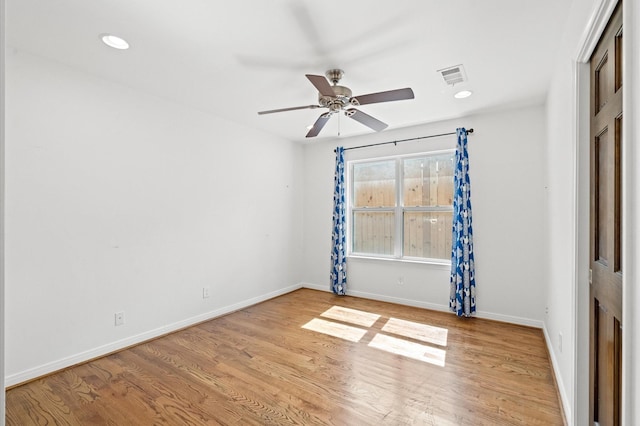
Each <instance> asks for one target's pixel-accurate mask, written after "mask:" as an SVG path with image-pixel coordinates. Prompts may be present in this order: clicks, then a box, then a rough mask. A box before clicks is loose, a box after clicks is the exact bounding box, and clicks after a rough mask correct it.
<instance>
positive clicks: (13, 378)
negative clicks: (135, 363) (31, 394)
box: [5, 284, 302, 387]
mask: <svg viewBox="0 0 640 426" xmlns="http://www.w3.org/2000/svg"><path fill="white" fill-rule="evenodd" d="M301 287H302V285H301V284H296V285H292V286H289V287H285V288H281V289H279V290H276V291H272V292H270V293H266V294H262V295H260V296H256V297H252V298H251V299H246V300H243V301H240V302H238V303H234V304H232V305H228V306H224V307H221V308H218V309H215V310H213V311H209V312H205V313H203V314H200V315H196V316H194V317H191V318H187V319H184V320H182V321H178V322H174V323H172V324H168V325H165V326H162V327H158V328H156V329H154V330H149V331H147V332H144V333H140V334H137V335H135V336H130V337H127V338H125V339H121V340H117V341H115V342H111V343H108V344H106V345H102V346H99V347H97V348H93V349H90V350H87V351H84V352H81V353H79V354H76V355H72V356H69V357H66V358H62V359H58V360H56V361H52V362H49V363H46V364H43V365H39V366H37V367H33V368H30V369H28V370H24V371H21V372H19V373H15V374H11V375H9V376H6V377H5V387H10V386H15V385H18V384H20V383H24V382H28V381H30V380H33V379H35V378H38V377H42V376H46V375H47V374H51V373H53V372H56V371H59V370H62V369H65V368H68V367H71V366H73V365H77V364H81V363H83V362H87V361H89V360H92V359H95V358H99V357H101V356H104V355H107V354H110V353H113V352H117V351H119V350H122V349H124V348H127V347H129V346H133V345H137V344H140V343H142V342H146V341H148V340H151V339H155V338H157V337H160V336H163V335H165V334H168V333H172V332H174V331H177V330H180V329H183V328H186V327H189V326H192V325H195V324H198V323H201V322H204V321H208V320H211V319H214V318H217V317H220V316H223V315H226V314H229V313H231V312H234V311H237V310H240V309H243V308H246V307H248V306H251V305H255V304H256V303H260V302H264V301H265V300H269V299H273V298H274V297H278V296H281V295H283V294H286V293H290V292H292V291H294V290H297V289H299V288H301Z"/></svg>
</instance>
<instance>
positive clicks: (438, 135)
mask: <svg viewBox="0 0 640 426" xmlns="http://www.w3.org/2000/svg"><path fill="white" fill-rule="evenodd" d="M469 133H473V129H468V130H467V134H469ZM455 134H456V132H450V133H440V134H437V135H429V136H418V137H417V138H410V139H400V140H397V141H390V142H380V143H372V144H369V145H360V146H352V147H351V148H345V149H344V150H345V151H349V150H350V149H360V148H368V147H370V146H378V145H389V144H394V145H397V144H398V143H400V142H408V141H415V140H418V139H430V138H437V137H440V136H449V135H455ZM333 152H336V150H335V149H334V150H333Z"/></svg>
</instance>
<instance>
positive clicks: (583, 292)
mask: <svg viewBox="0 0 640 426" xmlns="http://www.w3.org/2000/svg"><path fill="white" fill-rule="evenodd" d="M617 3H618V0H600V1H599V2H598V3H597V4H596V9H595V11H594V13H593V15H592V16H591V18H590V20H589V22H588V24H587V26H586V28H585V33H584V35H583V38H582V41H581V43H580V44H579V48H578V51H577V54H576V59H575V61H574V62H573V72H574V87H573V91H574V105H573V116H574V128H573V135H572V144H573V146H572V152H573V164H572V166H573V194H574V200H573V203H572V217H573V218H574V227H573V229H572V233H573V247H572V248H573V253H572V256H571V259H572V260H573V265H572V266H573V268H572V273H573V274H572V275H573V276H572V284H573V286H572V292H571V294H572V299H573V300H572V305H571V306H572V309H573V330H574V352H573V359H574V362H573V369H574V371H573V373H574V374H573V377H574V383H572V385H573V390H574V392H573V401H570V403H571V404H572V407H573V414H574V415H573V424H575V425H584V424H588V420H589V386H590V385H589V355H588V354H589V353H590V351H589V314H590V309H589V244H590V243H589V228H590V227H589V197H590V176H589V168H590V156H589V149H590V135H589V132H590V122H589V119H590V117H589V114H590V113H589V104H590V97H589V96H590V93H589V91H590V69H589V59H590V57H591V54H592V53H593V51H594V50H595V47H596V45H597V43H598V41H599V40H600V37H601V35H602V33H603V32H604V29H605V27H606V25H607V23H608V21H609V18H610V17H611V15H612V13H613V11H614V9H615V6H616V5H617ZM633 3H634V1H632V0H626V1H624V0H623V5H622V6H623V10H622V13H623V28H624V30H623V31H624V41H623V58H624V59H623V76H624V77H623V78H624V84H623V86H622V92H623V111H624V114H625V117H628V118H627V119H625V120H623V123H622V126H623V128H622V139H623V141H633V142H634V143H635V144H637V142H638V136H639V134H640V126H638V125H634V121H635V120H637V119H638V118H639V117H638V116H639V115H640V114H639V113H640V108H638V109H637V110H634V109H633V105H632V102H631V99H636V100H638V99H640V97H638V92H639V91H640V90H639V89H640V78H639V77H638V76H635V75H634V74H633V71H634V70H635V71H636V72H637V70H638V69H639V68H638V66H637V65H638V58H633V57H632V56H631V55H632V52H633V51H634V50H635V51H636V52H637V51H638V48H639V47H640V37H639V35H640V31H638V30H636V31H638V34H636V33H634V32H633V25H634V24H636V25H637V24H639V23H640V7H638V6H637V5H636V6H634V5H633ZM634 7H635V10H634ZM634 14H635V15H634ZM636 15H637V16H636ZM639 153H640V149H638V148H637V147H636V148H634V145H633V144H632V143H623V147H622V155H623V164H622V168H623V175H622V182H623V184H622V185H623V191H622V215H623V220H622V227H623V228H622V229H623V230H624V233H623V241H622V257H623V259H625V264H624V265H625V266H624V267H625V272H624V274H623V278H622V289H623V301H622V304H623V316H622V323H623V324H624V326H623V333H622V334H623V337H622V338H623V349H622V409H621V420H622V424H623V425H625V424H626V425H631V424H634V423H633V422H634V421H636V420H640V412H634V407H637V406H639V405H638V404H639V403H640V395H638V393H639V392H638V391H640V366H638V363H639V362H640V359H638V358H640V356H639V355H640V353H639V350H640V345H638V343H637V337H638V334H639V332H640V327H638V326H637V325H636V324H638V322H637V321H638V320H639V319H640V316H639V315H638V314H635V313H634V312H633V309H631V307H632V306H634V305H636V304H637V303H640V300H639V299H640V289H638V288H634V287H633V286H632V285H631V284H632V283H634V282H637V281H638V266H637V265H638V260H640V259H639V257H640V256H639V255H640V252H639V251H638V249H637V243H638V241H637V238H635V237H633V235H635V234H637V232H638V225H639V224H640V220H639V219H638V213H639V212H638V211H634V210H635V209H633V206H634V204H635V203H636V202H638V201H640V197H639V196H638V193H639V192H640V191H639V190H638V188H637V186H638V185H639V184H640V182H639V178H638V173H637V172H635V170H634V169H633V165H634V164H638V163H637V161H638V156H639ZM634 157H635V159H634ZM636 306H637V305H636ZM633 345H635V347H634V346H633ZM585 355H587V356H585Z"/></svg>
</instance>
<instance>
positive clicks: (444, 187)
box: [403, 153, 453, 207]
mask: <svg viewBox="0 0 640 426" xmlns="http://www.w3.org/2000/svg"><path fill="white" fill-rule="evenodd" d="M403 195H404V205H405V206H407V207H415V206H447V205H448V206H450V205H451V204H452V202H453V154H450V153H449V154H442V155H430V156H424V157H419V158H408V159H405V160H404V176H403Z"/></svg>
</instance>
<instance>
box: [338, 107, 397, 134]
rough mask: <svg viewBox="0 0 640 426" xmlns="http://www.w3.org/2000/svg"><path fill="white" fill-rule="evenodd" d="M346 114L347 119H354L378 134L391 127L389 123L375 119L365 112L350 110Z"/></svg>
mask: <svg viewBox="0 0 640 426" xmlns="http://www.w3.org/2000/svg"><path fill="white" fill-rule="evenodd" d="M344 113H345V115H346V116H347V117H351V118H353V119H354V120H356V121H357V122H359V123H362V124H364V125H365V126H367V127H370V128H372V129H373V130H375V131H376V132H379V131H381V130H384V129H386V128H387V127H389V125H388V124H387V123H383V122H382V121H380V120H378V119H377V118H373V117H372V116H370V115H369V114H365V113H364V112H362V111H359V110H357V109H355V108H349V109H348V110H346V111H345V112H344Z"/></svg>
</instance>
